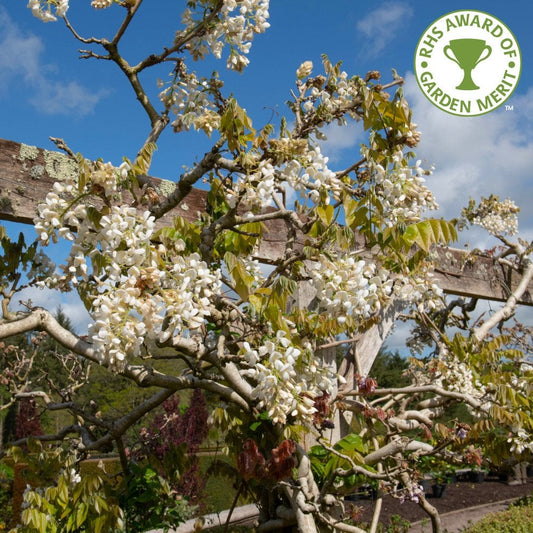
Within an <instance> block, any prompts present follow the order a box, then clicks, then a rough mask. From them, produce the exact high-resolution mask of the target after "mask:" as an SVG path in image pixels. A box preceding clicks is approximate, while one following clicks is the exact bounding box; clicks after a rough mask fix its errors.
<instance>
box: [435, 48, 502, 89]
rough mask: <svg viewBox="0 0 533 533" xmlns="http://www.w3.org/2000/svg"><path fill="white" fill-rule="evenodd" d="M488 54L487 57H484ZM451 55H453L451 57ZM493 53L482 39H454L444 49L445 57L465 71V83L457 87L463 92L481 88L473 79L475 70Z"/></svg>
mask: <svg viewBox="0 0 533 533" xmlns="http://www.w3.org/2000/svg"><path fill="white" fill-rule="evenodd" d="M485 52H487V53H486V54H485V55H483V54H484V53H485ZM450 53H451V54H452V55H450ZM491 53H492V48H491V47H490V46H489V45H488V44H485V41H484V40H482V39H453V40H451V41H450V44H447V45H446V46H445V47H444V55H445V56H446V57H447V58H448V59H450V60H451V61H453V62H454V63H457V64H458V65H459V67H460V68H461V69H462V70H463V72H464V76H463V81H462V82H461V83H460V84H459V85H458V86H457V87H456V89H461V90H463V91H474V90H476V89H479V87H478V86H477V85H476V84H475V83H474V80H473V79H472V71H473V70H474V68H475V67H476V66H477V65H478V64H479V63H481V61H484V60H485V59H487V58H488V57H489V56H490V54H491Z"/></svg>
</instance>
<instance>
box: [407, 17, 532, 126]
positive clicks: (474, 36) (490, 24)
mask: <svg viewBox="0 0 533 533" xmlns="http://www.w3.org/2000/svg"><path fill="white" fill-rule="evenodd" d="M414 66H415V75H416V79H417V81H418V85H419V86H420V88H421V89H422V91H423V93H424V94H425V95H426V97H427V98H428V99H429V100H430V102H431V103H433V104H434V105H436V106H437V107H440V108H441V109H442V110H444V111H447V112H448V113H452V114H454V115H461V116H467V117H473V116H476V115H482V114H484V113H488V112H489V111H493V110H494V109H496V108H497V107H500V106H501V105H502V104H503V103H504V102H505V101H506V100H507V99H508V98H509V96H511V94H512V93H513V91H514V90H515V88H516V86H517V85H518V80H519V78H520V70H521V67H522V58H521V55H520V48H519V46H518V42H517V40H516V39H515V37H514V35H513V34H512V32H511V30H510V29H509V28H508V27H507V26H506V25H505V24H504V23H503V22H502V21H501V20H499V19H497V18H496V17H493V16H492V15H489V14H488V13H484V12H482V11H476V10H472V9H466V10H462V11H454V12H452V13H448V14H447V15H444V16H442V17H440V18H439V19H437V20H436V21H435V22H433V23H432V24H431V25H430V26H429V27H428V28H427V29H426V31H425V32H424V33H423V35H422V37H421V38H420V40H419V41H418V45H417V47H416V52H415V64H414Z"/></svg>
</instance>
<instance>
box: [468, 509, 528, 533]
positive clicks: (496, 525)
mask: <svg viewBox="0 0 533 533" xmlns="http://www.w3.org/2000/svg"><path fill="white" fill-rule="evenodd" d="M464 533H533V504H532V503H530V504H529V505H513V506H510V507H509V509H508V510H507V511H502V512H501V513H494V514H490V515H487V516H486V517H485V518H482V519H481V520H480V521H479V522H476V523H475V524H474V525H473V526H470V527H469V528H467V529H466V530H465V532H464Z"/></svg>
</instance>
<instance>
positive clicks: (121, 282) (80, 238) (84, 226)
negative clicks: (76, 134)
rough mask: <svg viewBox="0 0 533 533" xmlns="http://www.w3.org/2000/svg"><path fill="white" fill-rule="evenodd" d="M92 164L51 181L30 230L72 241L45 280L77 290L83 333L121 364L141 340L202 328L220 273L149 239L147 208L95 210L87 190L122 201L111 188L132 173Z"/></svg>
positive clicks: (177, 246) (176, 247)
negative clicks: (80, 175) (77, 174)
mask: <svg viewBox="0 0 533 533" xmlns="http://www.w3.org/2000/svg"><path fill="white" fill-rule="evenodd" d="M112 169H113V167H112V166H111V165H110V164H107V163H106V164H104V163H97V164H96V165H95V167H94V168H93V169H92V172H90V173H88V174H87V173H85V182H84V183H80V182H79V181H78V180H77V179H72V180H71V181H68V182H64V183H56V184H55V186H54V190H53V191H52V192H51V193H49V194H48V195H47V198H46V200H45V203H43V204H40V205H39V206H38V216H37V218H36V220H35V227H36V229H37V232H38V233H39V235H40V238H41V242H42V243H43V244H47V243H48V241H49V240H50V238H52V240H54V241H57V239H58V237H64V238H66V239H68V240H71V241H73V243H72V246H71V251H70V255H69V257H68V258H67V262H66V264H65V265H63V266H62V267H61V268H62V270H63V273H62V274H59V273H57V274H55V275H54V276H51V277H50V278H48V280H47V281H46V282H45V284H46V285H48V286H58V287H64V288H67V287H69V286H71V285H77V286H78V287H79V290H80V293H81V294H82V296H83V298H84V301H85V304H86V306H87V308H88V309H89V312H90V313H91V315H92V316H93V318H94V323H93V324H92V325H91V326H90V328H89V336H90V338H91V340H92V342H93V344H94V346H95V348H96V350H97V353H98V354H99V355H100V357H101V358H102V360H106V361H107V362H108V363H110V364H112V365H117V366H120V365H121V364H123V362H124V361H125V359H126V358H127V357H128V356H135V355H138V354H139V353H140V348H141V345H142V344H143V342H144V341H145V340H146V339H152V340H154V341H162V342H164V341H166V340H168V339H169V338H171V337H172V336H174V335H179V334H182V333H184V332H185V331H186V330H194V329H197V328H198V327H200V326H201V325H202V324H203V323H204V320H205V318H206V317H208V316H209V314H210V312H211V303H210V298H211V297H212V295H213V293H214V292H218V291H219V290H220V284H221V282H220V272H219V271H218V270H217V269H210V268H209V267H208V266H207V264H206V263H205V262H204V261H202V260H201V257H200V256H199V254H197V253H184V249H185V245H184V243H183V241H181V240H179V239H178V240H175V241H173V242H171V243H168V244H167V246H164V245H163V244H158V243H155V242H153V234H154V222H155V221H154V218H153V217H152V216H151V215H150V213H149V212H148V211H144V210H142V209H138V208H137V207H133V206H130V205H124V204H118V205H108V206H104V207H103V208H98V209H97V208H96V207H95V206H93V205H91V200H90V199H91V193H92V192H95V191H96V192H98V193H99V194H100V195H101V196H103V197H104V198H107V199H108V203H111V202H110V199H111V198H113V199H114V200H115V201H119V200H120V194H119V193H118V192H117V184H118V183H119V181H120V180H122V179H123V178H124V175H127V173H128V171H129V170H130V166H129V164H127V163H125V164H123V165H121V167H119V168H118V169H113V170H112Z"/></svg>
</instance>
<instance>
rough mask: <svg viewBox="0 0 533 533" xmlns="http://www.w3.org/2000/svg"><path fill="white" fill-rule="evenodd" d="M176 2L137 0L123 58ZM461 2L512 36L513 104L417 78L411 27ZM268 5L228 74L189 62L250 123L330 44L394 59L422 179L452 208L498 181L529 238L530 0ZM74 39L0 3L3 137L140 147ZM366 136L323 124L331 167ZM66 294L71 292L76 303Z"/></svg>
mask: <svg viewBox="0 0 533 533" xmlns="http://www.w3.org/2000/svg"><path fill="white" fill-rule="evenodd" d="M184 4H185V2H176V0H172V1H171V0H157V1H156V0H145V2H144V5H143V7H142V12H141V13H140V14H139V20H138V21H137V22H136V23H135V24H134V25H133V26H132V27H131V29H130V32H131V33H130V34H129V35H127V39H125V41H124V43H123V46H122V48H121V51H122V53H123V54H124V55H125V56H126V58H127V59H128V60H129V61H130V62H131V63H135V62H137V61H138V60H140V59H141V58H142V57H144V55H146V53H148V52H150V51H153V50H155V51H159V50H161V49H162V47H163V46H164V45H165V44H168V43H169V42H170V41H171V39H172V36H173V33H174V31H175V29H177V28H178V25H179V20H180V11H181V9H182V7H181V6H182V5H184ZM459 9H479V10H482V11H485V12H487V13H490V14H492V15H494V16H496V17H498V18H500V19H501V20H502V21H503V22H504V23H505V24H506V25H507V26H508V27H509V28H510V29H511V31H512V32H513V33H514V35H515V36H516V38H517V40H518V43H519V45H520V48H521V52H522V63H523V65H522V75H521V79H520V83H519V85H518V87H517V89H516V91H515V92H514V94H513V95H512V96H511V98H510V99H509V100H508V101H507V102H506V103H507V104H508V105H512V107H513V111H506V110H505V108H504V107H500V108H499V109H497V110H495V111H493V112H491V113H489V114H487V115H483V116H479V117H472V118H464V117H456V116H453V115H448V114H446V113H445V112H443V111H441V110H439V109H437V108H436V107H434V106H432V105H431V104H430V103H429V102H428V101H427V100H426V98H425V97H424V95H423V94H422V93H421V91H420V89H419V88H418V86H417V84H416V81H415V79H414V76H413V55H414V50H415V47H416V44H417V42H418V39H419V37H420V36H421V35H422V33H423V32H424V30H425V29H426V27H427V26H429V25H430V24H431V23H432V22H433V21H434V20H435V19H437V18H439V17H440V16H442V15H444V14H446V13H448V12H450V11H454V10H459ZM121 13H122V10H121V9H119V8H117V7H115V8H112V9H109V10H104V11H95V10H93V9H92V8H91V7H90V1H89V0H71V8H70V10H69V13H68V15H69V18H70V20H71V22H72V23H73V25H74V27H75V28H76V29H77V30H78V32H79V33H80V34H81V35H83V36H86V37H89V36H95V37H102V36H107V37H111V36H112V33H113V29H114V28H116V25H117V20H118V18H117V15H118V14H121ZM270 15H271V17H270V23H271V28H270V29H269V30H268V31H267V32H266V33H265V34H263V35H259V36H257V37H256V39H255V41H254V44H253V46H252V50H251V52H250V56H249V57H250V61H251V64H250V66H249V67H248V68H247V69H245V71H244V73H243V74H235V73H229V74H228V73H226V71H225V62H224V61H218V62H217V61H215V60H213V59H210V60H209V61H207V62H206V64H202V63H198V64H197V65H196V68H197V70H198V72H199V73H202V74H204V75H209V74H210V72H211V71H212V70H213V69H216V70H218V71H219V72H220V73H221V76H222V77H223V78H225V79H226V90H227V91H228V92H230V91H231V92H233V93H234V94H235V96H236V97H237V98H238V100H239V102H240V103H241V105H242V106H243V107H245V108H246V109H247V110H248V112H249V114H250V115H251V116H252V118H253V120H254V124H255V125H257V126H260V125H263V124H264V123H266V122H268V121H271V120H272V116H273V114H287V113H286V107H285V103H284V102H285V101H286V100H287V99H288V97H289V91H290V89H291V88H292V87H293V86H294V73H295V70H296V69H297V68H298V66H299V65H300V63H301V62H302V61H305V60H311V61H313V63H314V64H315V69H317V67H318V66H319V65H320V56H321V54H322V53H326V54H328V56H329V57H330V59H331V60H332V61H333V62H336V61H339V60H342V61H343V68H344V69H345V70H346V71H347V72H348V73H349V74H361V75H364V74H365V73H366V72H367V71H369V70H379V71H381V72H382V74H383V81H384V82H387V81H389V80H390V79H391V74H390V73H391V69H392V68H394V69H396V70H397V72H398V73H399V74H400V75H401V76H404V77H405V79H406V84H405V93H406V95H407V98H408V100H409V102H410V104H411V106H412V107H413V112H414V121H415V122H417V123H418V124H419V129H420V130H421V131H422V141H421V143H420V145H419V147H418V148H417V154H418V156H419V157H420V158H421V159H423V160H424V161H426V162H427V164H428V165H429V164H434V165H435V167H436V169H435V173H434V175H433V176H432V177H431V178H430V179H429V180H428V185H429V186H430V188H431V189H432V190H433V191H434V193H435V194H436V197H437V201H439V203H440V205H441V213H440V214H442V215H443V216H447V217H453V216H456V215H457V214H458V213H459V211H460V208H461V207H462V206H463V205H465V204H466V203H467V202H468V198H469V196H473V197H474V198H477V199H479V197H480V196H481V195H482V194H483V195H488V194H490V193H491V192H495V193H496V194H499V195H500V196H501V197H508V196H509V197H511V198H512V199H514V200H515V201H516V202H517V203H518V204H519V205H520V206H521V208H522V213H521V215H520V224H521V232H522V233H523V236H524V237H525V238H528V239H531V238H532V237H533V202H532V201H531V200H532V198H533V187H532V185H531V183H532V178H531V174H532V173H531V163H530V162H531V160H532V159H533V136H532V135H531V134H532V130H533V70H532V68H531V60H532V58H533V36H532V33H531V21H532V20H533V3H531V2H530V1H528V0H521V1H517V0H509V1H507V2H496V1H492V0H488V1H487V0H485V1H473V0H471V1H469V2H465V1H462V2H460V1H446V2H444V1H433V2H428V1H423V0H391V1H383V2H382V1H372V2H371V1H368V0H367V1H354V0H351V1H350V0H335V1H333V2H327V3H326V2H324V1H323V0H285V1H280V0H274V1H272V2H271V7H270ZM78 48H80V46H79V43H77V42H76V41H74V39H73V38H72V36H71V35H70V33H69V32H68V31H67V29H66V28H65V26H64V24H63V23H62V21H59V22H56V23H49V24H43V23H42V22H40V21H39V20H37V19H35V18H33V17H32V15H31V12H30V11H29V10H28V9H27V8H26V1H25V0H10V1H9V2H4V3H2V4H0V51H1V54H0V106H1V109H2V115H1V116H2V119H1V120H0V137H2V138H5V139H10V140H14V141H18V142H25V143H27V144H32V145H36V146H40V147H43V148H48V149H54V145H53V144H52V143H51V142H50V141H49V140H48V138H49V136H53V137H61V138H63V139H64V140H65V141H66V142H67V143H68V145H69V146H70V147H71V148H72V149H73V150H74V151H80V152H82V153H83V154H84V155H85V156H86V157H89V158H96V157H102V158H103V159H104V160H106V161H107V160H110V161H112V162H113V163H117V164H118V163H120V161H121V159H122V157H123V156H124V155H126V156H128V157H132V156H134V155H135V153H136V151H137V149H138V148H139V146H140V144H141V143H142V141H143V140H144V139H145V138H146V135H147V133H148V131H149V124H148V121H147V119H146V117H145V115H144V114H143V112H142V110H141V108H140V106H139V105H138V103H137V101H136V100H135V98H134V95H133V93H132V91H131V89H130V87H129V85H128V84H127V83H126V80H125V79H124V78H123V77H121V75H120V73H119V72H117V69H116V67H115V66H114V65H113V64H111V63H110V62H102V61H96V60H80V59H78V56H79V53H78ZM166 74H167V73H166V71H165V69H164V68H163V69H161V70H159V71H158V73H157V75H155V76H154V77H153V78H151V77H149V76H148V77H145V78H144V79H143V80H142V81H143V82H144V83H145V86H146V88H147V90H149V91H150V92H151V93H152V94H155V93H156V91H157V89H156V86H155V78H156V77H157V76H159V77H161V78H165V77H166ZM274 120H275V121H277V120H279V118H278V119H276V118H274ZM183 137H185V138H183ZM361 138H362V137H361V134H360V128H359V127H350V128H348V129H347V130H344V131H341V130H337V129H332V130H330V132H329V140H328V142H327V143H326V144H325V147H324V151H326V153H327V154H329V156H330V162H331V166H332V167H333V168H334V169H335V170H336V169H337V168H341V167H343V166H345V164H346V163H349V162H350V161H351V162H353V161H354V158H358V151H359V143H360V141H361ZM208 146H209V141H208V140H206V138H205V136H203V135H201V134H188V135H186V136H182V135H179V136H176V135H174V134H172V133H171V132H168V133H167V134H165V135H164V136H163V137H162V139H161V141H160V143H159V150H158V152H157V154H156V156H155V158H154V163H153V167H152V172H151V173H152V174H153V175H155V176H159V177H162V178H167V179H175V178H176V177H177V176H179V174H180V173H181V171H182V168H183V166H184V165H185V166H190V165H191V164H193V163H194V160H195V157H196V156H197V155H200V154H202V153H203V152H204V150H205V149H207V148H208ZM10 229H11V228H10ZM474 238H475V239H477V240H476V244H478V245H484V244H488V241H487V240H486V238H485V237H484V236H483V235H481V234H476V235H475V237H474ZM68 305H69V306H70V305H71V304H70V303H69V304H68ZM74 305H75V303H74V301H72V306H73V307H72V309H73V310H74ZM73 312H74V311H73Z"/></svg>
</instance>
